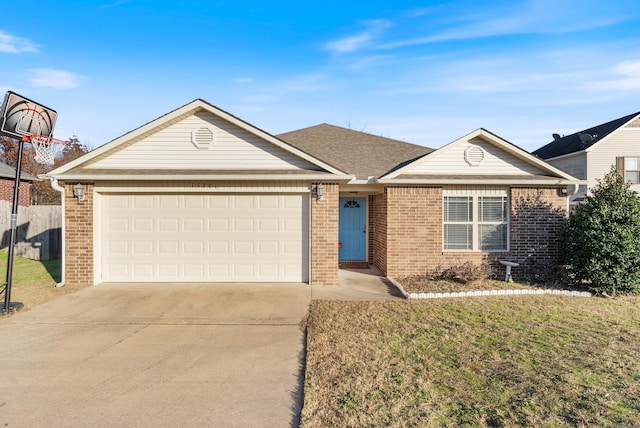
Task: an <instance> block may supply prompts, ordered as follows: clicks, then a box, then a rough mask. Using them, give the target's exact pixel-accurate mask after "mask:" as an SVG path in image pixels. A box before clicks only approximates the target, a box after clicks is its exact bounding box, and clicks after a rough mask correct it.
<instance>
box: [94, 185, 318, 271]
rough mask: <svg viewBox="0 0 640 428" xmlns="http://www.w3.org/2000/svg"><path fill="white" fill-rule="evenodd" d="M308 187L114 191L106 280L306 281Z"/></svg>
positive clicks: (105, 224)
mask: <svg viewBox="0 0 640 428" xmlns="http://www.w3.org/2000/svg"><path fill="white" fill-rule="evenodd" d="M307 200H308V197H306V196H305V195H200V194H197V195H175V194H156V195H147V194H137V195H119V194H107V195H103V197H102V198H101V207H102V208H101V216H102V221H101V225H102V230H101V235H102V241H101V259H102V264H101V275H102V281H103V282H152V281H156V282H172V281H184V282H224V281H227V282H245V281H246V282H258V281H260V282H261V281H265V282H277V281H283V282H307V281H308V270H309V269H308V264H309V259H308V254H309V250H308V202H307Z"/></svg>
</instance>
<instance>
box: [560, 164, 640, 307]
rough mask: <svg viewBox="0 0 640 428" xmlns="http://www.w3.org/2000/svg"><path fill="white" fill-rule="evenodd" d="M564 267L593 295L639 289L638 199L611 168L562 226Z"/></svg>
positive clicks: (639, 241) (639, 206)
mask: <svg viewBox="0 0 640 428" xmlns="http://www.w3.org/2000/svg"><path fill="white" fill-rule="evenodd" d="M561 236H562V241H561V245H562V251H563V255H564V258H565V262H566V264H567V265H568V268H569V272H570V274H572V275H571V276H573V277H574V278H575V280H576V281H577V282H578V283H580V284H587V286H588V287H589V288H590V289H591V291H593V292H595V293H599V294H610V295H616V294H629V293H634V294H640V198H639V197H638V194H637V193H636V192H634V191H633V190H631V185H630V183H625V181H624V179H623V178H622V177H621V176H620V175H619V174H618V173H616V171H615V169H614V168H612V169H611V171H610V172H609V173H608V174H607V175H606V176H605V177H604V178H603V179H602V180H598V183H597V185H596V186H595V187H594V188H593V189H592V191H591V195H590V196H588V197H587V198H586V200H585V202H584V203H582V204H580V205H578V207H577V208H576V210H575V212H574V213H572V214H571V215H570V216H569V220H568V221H567V223H566V224H565V226H564V228H563V230H562V234H561Z"/></svg>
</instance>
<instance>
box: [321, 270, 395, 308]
mask: <svg viewBox="0 0 640 428" xmlns="http://www.w3.org/2000/svg"><path fill="white" fill-rule="evenodd" d="M339 281H340V282H339V284H338V286H337V287H312V288H311V298H312V299H313V300H403V299H404V297H403V296H402V294H401V293H400V291H398V289H397V288H396V287H395V286H394V285H393V284H392V283H391V282H390V281H389V280H388V279H387V278H385V277H384V276H382V272H380V271H379V270H378V269H376V268H375V267H371V268H369V269H340V271H339Z"/></svg>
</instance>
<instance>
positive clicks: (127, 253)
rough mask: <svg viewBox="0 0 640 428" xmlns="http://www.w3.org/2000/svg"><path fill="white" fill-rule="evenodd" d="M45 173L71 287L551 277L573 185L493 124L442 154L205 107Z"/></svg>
mask: <svg viewBox="0 0 640 428" xmlns="http://www.w3.org/2000/svg"><path fill="white" fill-rule="evenodd" d="M48 176H49V177H50V178H52V179H53V180H56V181H57V180H59V184H62V185H63V186H64V189H65V195H64V196H65V197H64V206H65V244H64V249H65V250H64V251H65V259H64V260H65V261H64V269H63V272H64V276H65V281H66V282H67V283H83V284H95V283H103V282H186V281H193V282H248V281H254V282H255V281H259V282H308V283H311V284H312V285H336V284H337V283H338V266H339V263H340V262H347V261H348V262H364V263H368V264H371V265H374V266H376V267H378V268H379V269H380V270H382V272H384V273H385V274H386V275H387V276H392V277H396V278H398V277H402V276H406V275H411V274H421V273H425V271H426V270H428V269H435V268H437V267H439V266H440V267H447V266H452V265H457V264H461V263H465V262H467V261H471V262H473V263H480V262H483V261H488V262H490V263H494V264H495V263H496V261H497V260H498V259H501V258H506V259H510V260H514V261H517V262H520V263H522V268H518V269H515V271H514V274H515V275H518V274H519V273H524V272H526V271H528V270H529V271H532V270H535V269H549V267H550V266H552V265H553V264H555V263H556V262H557V258H558V247H557V239H556V234H557V232H558V230H559V227H560V225H561V223H562V221H563V219H564V217H565V213H566V208H567V197H566V187H567V186H570V185H572V184H575V183H576V180H575V179H574V178H573V177H571V176H570V175H568V174H567V173H565V172H563V171H561V170H559V169H557V168H555V167H553V166H551V165H549V164H547V163H545V162H544V161H542V160H540V159H538V158H536V157H535V156H532V155H530V154H529V153H527V152H526V151H524V150H522V149H520V148H518V147H516V146H514V145H512V144H510V143H508V142H506V141H504V140H503V139H501V138H500V137H498V136H496V135H494V134H492V133H490V132H488V131H486V130H484V129H478V130H476V131H474V132H472V133H470V134H468V135H466V136H464V137H462V138H460V139H459V140H456V141H454V142H453V143H451V144H449V145H447V146H444V147H442V148H441V149H439V150H435V151H434V150H432V149H428V148H426V147H421V146H416V145H412V144H408V143H404V142H401V141H397V140H392V139H388V138H383V137H378V136H374V135H369V134H366V133H362V132H357V131H353V130H349V129H344V128H339V127H335V126H331V125H319V126H315V127H311V128H306V129H302V130H299V131H294V132H289V133H286V134H282V135H280V136H279V137H276V136H273V135H271V134H268V133H267V132H264V131H262V130H260V129H258V128H256V127H254V126H252V125H251V124H249V123H246V122H244V121H242V120H241V119H239V118H237V117H235V116H233V115H231V114H229V113H227V112H225V111H223V110H220V109H218V108H217V107H215V106H213V105H211V104H209V103H207V102H205V101H203V100H199V99H198V100H195V101H193V102H191V103H189V104H187V105H185V106H182V107H180V108H178V109H176V110H174V111H172V112H170V113H168V114H166V115H164V116H162V117H160V118H158V119H156V120H154V121H152V122H149V123H147V124H146V125H144V126H142V127H140V128H138V129H135V130H133V131H131V132H129V133H128V134H125V135H123V136H121V137H119V138H117V139H115V140H113V141H111V142H109V143H107V144H106V145H104V146H102V147H100V148H98V149H95V150H94V151H92V152H90V153H88V154H86V155H84V156H82V157H80V158H78V159H76V160H74V161H71V162H69V163H67V164H66V165H64V166H61V167H59V168H57V169H55V170H53V171H51V172H50V173H49V174H48ZM79 190H82V191H83V195H82V196H79V195H78V193H77V192H78V191H79ZM74 192H75V194H76V195H78V196H76V197H74Z"/></svg>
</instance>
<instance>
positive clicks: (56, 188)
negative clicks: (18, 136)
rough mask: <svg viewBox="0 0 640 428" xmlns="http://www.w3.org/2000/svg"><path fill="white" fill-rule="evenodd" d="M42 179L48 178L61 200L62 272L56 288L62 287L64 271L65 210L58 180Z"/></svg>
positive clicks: (62, 188) (52, 178)
mask: <svg viewBox="0 0 640 428" xmlns="http://www.w3.org/2000/svg"><path fill="white" fill-rule="evenodd" d="M44 177H46V178H48V179H49V181H51V187H52V188H53V189H54V190H57V191H58V192H60V200H61V207H62V230H61V235H62V236H61V237H60V238H61V239H60V242H61V247H62V256H61V257H60V260H61V261H62V272H61V274H60V275H61V276H60V282H59V283H57V284H56V287H64V271H65V255H64V254H65V250H64V244H65V223H66V222H65V214H66V210H65V204H64V200H65V197H64V187H62V186H60V185H59V184H58V179H57V178H54V177H50V176H48V175H44Z"/></svg>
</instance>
